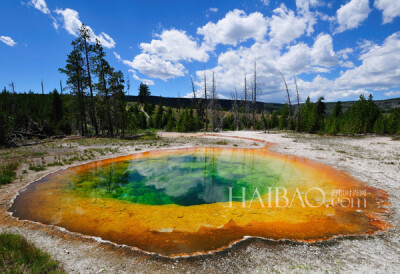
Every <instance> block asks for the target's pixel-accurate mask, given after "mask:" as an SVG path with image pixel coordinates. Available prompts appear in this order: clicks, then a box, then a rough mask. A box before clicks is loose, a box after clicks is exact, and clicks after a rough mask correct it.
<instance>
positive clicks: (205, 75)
mask: <svg viewBox="0 0 400 274" xmlns="http://www.w3.org/2000/svg"><path fill="white" fill-rule="evenodd" d="M203 81H204V104H203V106H204V111H203V113H204V117H205V120H206V121H205V122H206V131H208V117H207V108H208V102H207V74H206V70H205V69H204V78H203Z"/></svg>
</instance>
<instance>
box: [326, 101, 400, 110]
mask: <svg viewBox="0 0 400 274" xmlns="http://www.w3.org/2000/svg"><path fill="white" fill-rule="evenodd" d="M355 102H356V101H343V102H342V108H343V111H346V110H347V109H349V108H350V107H351V106H352V105H353V104H354V103H355ZM374 102H375V104H376V105H377V106H378V107H379V108H380V109H381V110H382V111H384V112H389V111H391V110H392V109H395V108H400V98H394V99H387V100H374ZM335 104H336V102H327V103H326V111H327V113H328V114H331V113H332V112H333V108H334V107H335Z"/></svg>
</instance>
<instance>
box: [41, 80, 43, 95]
mask: <svg viewBox="0 0 400 274" xmlns="http://www.w3.org/2000/svg"><path fill="white" fill-rule="evenodd" d="M41 84H42V95H44V88H43V79H42V82H41Z"/></svg>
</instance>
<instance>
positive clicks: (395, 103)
mask: <svg viewBox="0 0 400 274" xmlns="http://www.w3.org/2000/svg"><path fill="white" fill-rule="evenodd" d="M126 100H127V101H128V102H137V101H138V96H132V95H127V96H126ZM197 100H199V99H197ZM217 101H218V103H219V104H220V106H221V107H222V109H223V110H231V109H232V104H233V101H232V100H230V99H218V100H217ZM146 102H147V103H150V104H152V103H154V104H156V105H158V104H160V102H161V103H162V104H163V105H164V106H168V107H172V108H178V107H179V106H181V107H182V108H184V107H190V106H191V105H192V104H193V102H194V101H193V99H192V98H176V97H159V96H148V97H147V99H146ZM355 102H356V101H343V102H342V108H343V111H346V110H347V109H348V108H350V107H351V105H353V104H354V103H355ZM374 102H375V103H376V104H377V105H378V107H379V108H380V109H381V110H383V111H384V112H389V111H390V110H392V109H394V108H400V98H395V99H387V100H376V101H374ZM335 104H336V102H327V103H326V107H327V113H328V114H331V113H332V112H333V108H334V106H335ZM263 106H264V107H265V109H268V111H270V112H271V111H274V110H276V111H279V110H280V109H281V108H282V107H283V104H279V103H263V102H257V108H258V109H262V108H263ZM294 106H295V105H294Z"/></svg>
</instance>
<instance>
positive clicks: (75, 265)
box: [0, 131, 400, 273]
mask: <svg viewBox="0 0 400 274" xmlns="http://www.w3.org/2000/svg"><path fill="white" fill-rule="evenodd" d="M161 135H163V136H164V137H169V138H171V137H172V138H177V139H176V140H178V139H179V138H180V140H181V139H182V138H181V137H178V136H183V137H191V136H193V134H172V133H161ZM217 135H219V136H221V137H224V136H239V137H246V138H255V139H262V140H266V141H268V142H273V143H276V144H277V145H276V146H274V147H273V148H272V150H273V151H277V152H280V153H284V154H292V155H298V156H304V157H307V158H310V159H313V160H316V161H319V162H322V163H324V164H328V165H330V166H333V167H335V168H337V169H339V170H344V171H347V172H348V173H350V174H351V175H352V176H353V177H355V178H357V179H359V180H361V181H363V182H365V183H367V184H368V185H370V186H373V187H377V188H380V189H383V190H386V191H387V192H388V193H389V194H390V202H391V206H390V207H389V209H390V210H391V214H390V215H389V216H388V217H387V220H388V222H389V223H391V224H392V225H393V226H394V228H393V229H391V230H390V231H389V232H387V233H380V234H379V235H374V236H368V237H367V236H366V237H352V238H339V239H335V240H331V241H328V242H322V243H317V244H291V243H286V244H273V243H269V242H266V241H262V240H250V241H247V242H242V243H239V244H237V245H236V246H234V247H232V248H229V249H227V250H225V251H223V252H220V253H216V254H213V255H206V256H197V257H192V258H178V259H165V258H159V257H157V256H144V255H142V254H140V253H138V252H128V251H127V252H121V250H126V249H124V248H116V247H110V246H109V245H107V244H104V243H99V242H97V241H95V240H92V239H86V240H84V239H81V238H80V237H78V236H71V235H68V234H65V233H61V232H54V229H49V228H43V227H40V226H38V225H32V224H27V223H23V222H21V223H22V224H23V225H18V226H17V225H14V224H13V225H9V224H3V223H2V222H1V221H0V231H9V232H15V233H19V234H21V235H23V236H25V237H26V238H27V239H28V240H29V241H31V242H33V243H34V244H36V245H37V246H38V247H40V248H42V249H43V250H44V251H46V252H49V253H50V254H51V255H52V256H53V258H55V259H56V260H58V261H60V262H61V264H62V266H63V267H64V269H65V270H66V271H67V272H70V273H77V272H79V273H117V272H118V273H125V272H126V273H132V272H152V273H153V272H163V273H168V272H169V273H175V272H177V273H180V272H185V273H191V272H193V273H199V272H210V273H217V272H218V273H220V272H221V273H233V272H269V273H271V272H278V271H279V272H295V273H298V272H325V273H326V272H329V273H336V272H348V273H350V272H351V273H354V272H362V273H375V272H376V273H399V272H400V233H399V232H400V230H399V228H400V182H399V179H400V141H393V140H392V139H391V138H390V137H364V138H349V137H323V136H316V135H306V134H292V133H270V134H266V133H263V132H251V131H241V132H224V133H217ZM205 138H209V139H220V138H219V137H205ZM184 139H187V140H186V143H184V144H183V143H182V142H176V143H173V142H172V143H170V145H169V146H168V147H182V146H185V147H187V146H201V145H206V143H207V141H205V142H199V139H198V138H196V139H194V138H184ZM227 140H228V145H227V146H229V145H233V144H238V145H239V147H243V146H254V145H256V144H254V142H253V141H243V140H238V139H231V141H230V140H229V139H227ZM214 143H215V142H214ZM258 146H259V147H260V146H261V144H258ZM135 148H137V147H135V146H124V147H121V149H120V152H119V153H118V154H115V155H111V154H108V155H104V156H102V157H101V158H109V157H114V156H117V155H127V154H130V153H135V152H138V151H135ZM151 148H152V149H156V148H154V147H151ZM162 148H167V147H166V146H163V147H162ZM81 149H82V150H83V149H84V147H82V148H81ZM147 149H148V148H147ZM144 150H146V147H145V148H144V149H143V150H142V151H140V152H143V151H144ZM98 159H100V157H99V158H98ZM76 164H77V162H75V163H74V165H76ZM65 167H66V166H64V167H51V168H48V169H47V170H46V171H42V172H36V173H35V172H32V171H29V172H28V173H27V174H25V175H24V177H23V179H22V180H17V182H15V183H13V184H9V185H6V186H3V187H1V188H0V201H1V202H0V210H1V211H2V213H1V214H2V215H3V216H4V213H5V210H6V208H7V206H9V203H10V200H11V199H12V198H13V197H14V196H15V195H16V194H17V192H18V191H19V190H20V189H21V188H23V187H24V186H25V185H26V184H28V183H29V182H32V181H34V180H37V179H38V178H40V177H42V176H43V175H45V174H48V173H49V172H53V171H56V170H59V169H61V168H65ZM3 219H4V218H3ZM19 222H20V221H19Z"/></svg>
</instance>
